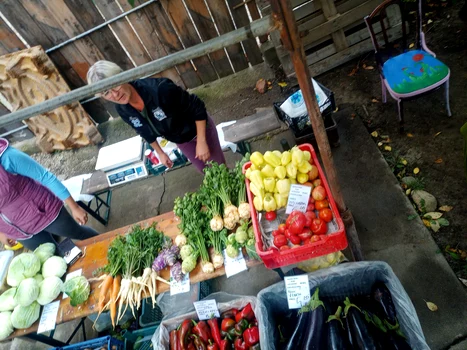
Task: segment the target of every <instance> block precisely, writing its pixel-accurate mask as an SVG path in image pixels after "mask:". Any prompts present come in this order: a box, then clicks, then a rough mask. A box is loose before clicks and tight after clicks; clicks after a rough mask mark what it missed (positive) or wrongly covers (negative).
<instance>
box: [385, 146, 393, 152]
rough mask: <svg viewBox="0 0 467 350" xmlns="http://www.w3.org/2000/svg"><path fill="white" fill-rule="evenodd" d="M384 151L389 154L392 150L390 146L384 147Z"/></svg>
mask: <svg viewBox="0 0 467 350" xmlns="http://www.w3.org/2000/svg"><path fill="white" fill-rule="evenodd" d="M384 150H385V151H388V152H391V151H392V148H391V146H384Z"/></svg>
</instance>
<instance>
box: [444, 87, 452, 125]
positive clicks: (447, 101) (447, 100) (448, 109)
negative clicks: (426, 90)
mask: <svg viewBox="0 0 467 350" xmlns="http://www.w3.org/2000/svg"><path fill="white" fill-rule="evenodd" d="M444 92H445V95H446V110H447V112H448V117H450V116H451V115H452V114H451V107H450V106H449V79H448V80H446V82H445V83H444Z"/></svg>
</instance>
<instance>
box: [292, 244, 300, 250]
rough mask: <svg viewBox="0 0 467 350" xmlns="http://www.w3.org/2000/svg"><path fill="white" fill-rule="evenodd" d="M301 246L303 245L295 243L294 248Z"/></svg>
mask: <svg viewBox="0 0 467 350" xmlns="http://www.w3.org/2000/svg"><path fill="white" fill-rule="evenodd" d="M300 247H301V245H300V244H294V245H293V246H292V249H295V248H300Z"/></svg>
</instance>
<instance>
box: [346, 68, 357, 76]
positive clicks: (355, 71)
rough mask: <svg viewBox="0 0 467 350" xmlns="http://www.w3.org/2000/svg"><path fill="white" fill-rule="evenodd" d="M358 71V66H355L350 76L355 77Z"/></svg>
mask: <svg viewBox="0 0 467 350" xmlns="http://www.w3.org/2000/svg"><path fill="white" fill-rule="evenodd" d="M357 71H358V67H355V68H354V69H352V71H351V72H350V73H349V74H348V76H349V77H353V76H354V75H355V74H357Z"/></svg>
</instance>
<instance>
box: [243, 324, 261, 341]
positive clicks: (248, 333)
mask: <svg viewBox="0 0 467 350" xmlns="http://www.w3.org/2000/svg"><path fill="white" fill-rule="evenodd" d="M243 340H245V344H246V345H248V346H253V345H255V344H257V343H259V329H258V327H256V326H254V327H251V328H248V329H246V330H245V332H243Z"/></svg>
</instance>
